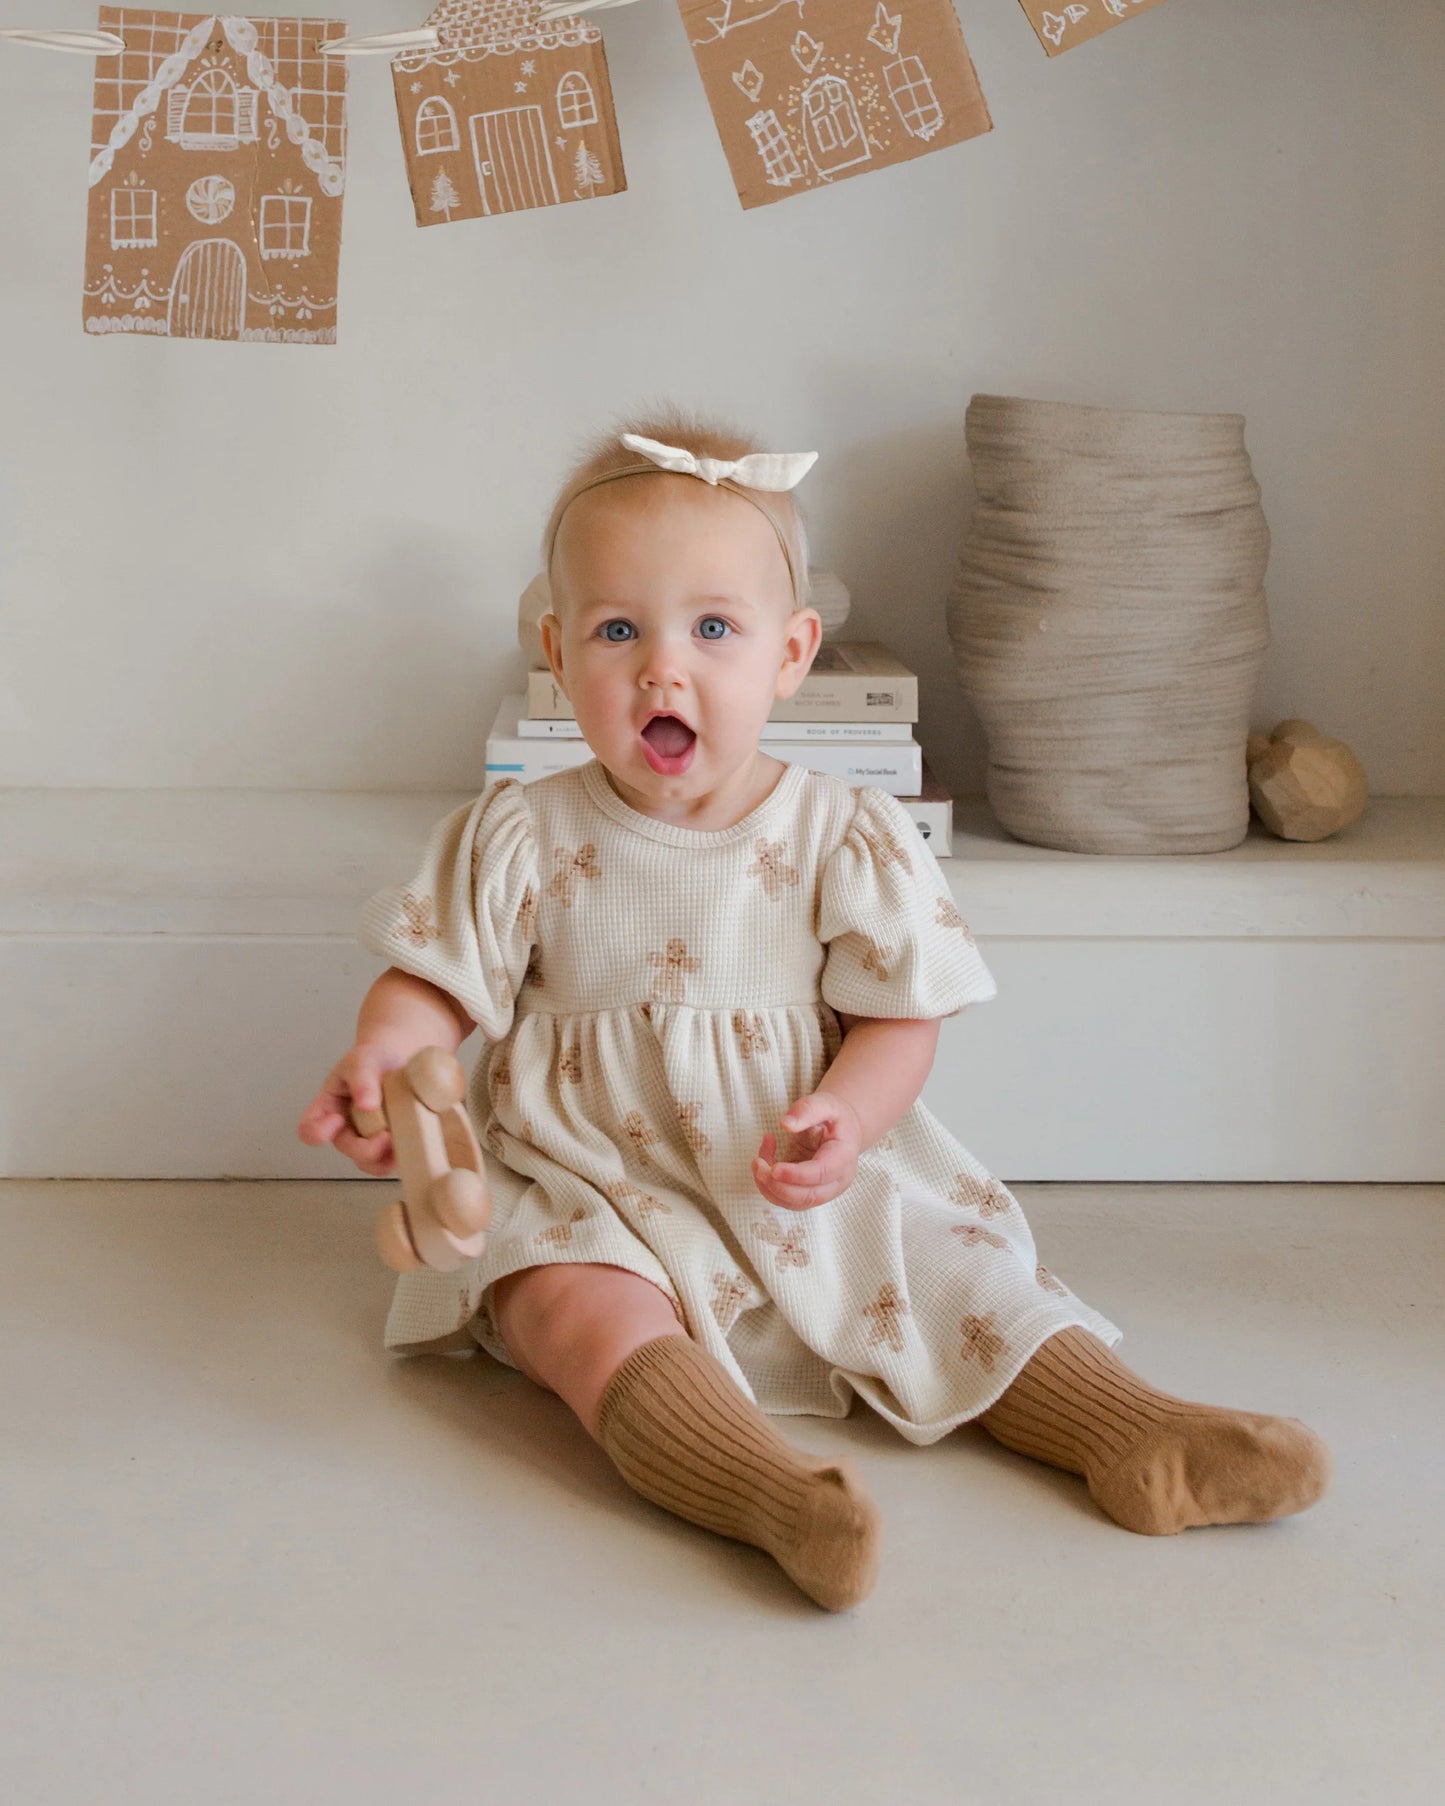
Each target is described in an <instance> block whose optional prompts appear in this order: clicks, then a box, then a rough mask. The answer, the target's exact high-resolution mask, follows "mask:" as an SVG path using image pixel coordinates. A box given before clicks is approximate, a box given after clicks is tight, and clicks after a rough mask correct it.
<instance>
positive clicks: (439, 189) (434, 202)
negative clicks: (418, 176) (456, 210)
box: [431, 169, 462, 219]
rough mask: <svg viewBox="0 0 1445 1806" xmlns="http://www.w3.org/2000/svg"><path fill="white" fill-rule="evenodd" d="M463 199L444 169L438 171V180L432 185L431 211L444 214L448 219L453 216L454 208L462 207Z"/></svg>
mask: <svg viewBox="0 0 1445 1806" xmlns="http://www.w3.org/2000/svg"><path fill="white" fill-rule="evenodd" d="M461 204H462V197H461V196H460V195H459V194H458V193H457V191H456V188H455V186H454V184H453V182H452V179H451V177H450V176H449V175H448V174H447V172H446V171H445V170H444V169H439V170H438V171H437V178H436V180H435V181H434V182H433V183H432V185H431V210H432V212H433V213H444V214H445V215H446V216H447V218H448V219H450V218H451V216H452V208H453V207H460V206H461Z"/></svg>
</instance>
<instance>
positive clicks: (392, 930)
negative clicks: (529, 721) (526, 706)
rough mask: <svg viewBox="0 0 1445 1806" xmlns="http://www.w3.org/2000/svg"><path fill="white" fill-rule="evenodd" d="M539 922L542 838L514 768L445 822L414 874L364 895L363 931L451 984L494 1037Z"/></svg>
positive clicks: (412, 968) (440, 982) (398, 959)
mask: <svg viewBox="0 0 1445 1806" xmlns="http://www.w3.org/2000/svg"><path fill="white" fill-rule="evenodd" d="M536 925H537V843H536V835H535V830H534V828H533V824H532V812H531V810H530V808H529V807H528V804H527V799H526V796H525V794H524V791H523V787H522V785H521V784H520V783H518V781H517V780H516V779H515V778H498V779H497V780H496V782H495V783H492V784H490V785H488V787H487V788H486V789H485V790H484V791H483V792H482V794H481V795H480V796H479V797H477V798H476V800H475V801H474V802H470V803H464V804H463V805H462V806H461V808H459V809H456V810H454V811H453V812H452V814H450V815H448V816H447V817H446V818H445V819H444V820H442V821H440V822H438V823H437V825H436V826H435V827H434V828H433V829H432V831H431V834H430V836H429V838H428V840H427V843H426V847H425V850H424V851H423V853H422V856H421V863H420V866H419V868H418V870H417V873H416V875H415V877H413V878H412V879H411V881H410V882H409V883H407V884H396V885H389V886H388V887H387V888H386V889H384V890H379V891H377V892H376V894H375V895H374V896H372V897H369V898H368V899H367V901H366V902H365V903H364V904H363V905H362V910H361V920H360V926H359V930H358V939H359V940H360V942H361V944H362V946H363V947H365V948H366V950H367V951H368V952H369V953H375V954H378V955H379V956H380V957H381V958H382V959H385V960H387V961H388V962H389V963H390V964H391V965H393V966H400V967H401V969H402V970H403V971H404V972H411V973H414V974H415V976H416V977H418V978H425V979H427V980H429V981H430V982H431V983H432V984H434V985H437V986H439V987H440V988H441V989H442V990H443V991H447V992H449V993H450V994H451V995H452V996H453V997H454V998H456V1000H457V1002H458V1003H459V1004H461V1006H462V1008H463V1009H464V1010H465V1011H466V1012H467V1014H468V1015H469V1016H471V1018H472V1019H473V1021H474V1022H476V1023H477V1025H478V1026H479V1027H480V1028H481V1030H482V1033H483V1034H484V1035H486V1036H487V1037H488V1039H489V1040H493V1041H499V1040H501V1038H502V1037H503V1036H504V1035H505V1034H506V1033H507V1031H508V1030H509V1029H510V1028H511V1026H512V1015H513V1004H514V1002H515V999H516V995H517V991H518V989H519V988H520V986H521V983H522V979H523V976H524V974H525V973H526V970H527V965H528V962H529V960H530V958H531V953H532V947H533V944H534V940H535V935H536Z"/></svg>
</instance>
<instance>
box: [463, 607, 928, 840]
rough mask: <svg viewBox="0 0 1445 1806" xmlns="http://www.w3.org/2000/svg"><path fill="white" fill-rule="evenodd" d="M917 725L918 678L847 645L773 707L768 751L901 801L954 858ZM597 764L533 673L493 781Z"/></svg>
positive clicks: (495, 735) (833, 650) (504, 719)
mask: <svg viewBox="0 0 1445 1806" xmlns="http://www.w3.org/2000/svg"><path fill="white" fill-rule="evenodd" d="M917 722H918V677H917V674H916V673H915V672H913V671H910V670H909V669H908V667H907V666H906V665H903V664H901V663H900V662H899V661H898V659H896V658H895V657H894V656H893V654H892V653H891V652H890V651H889V650H888V648H887V647H886V646H883V645H880V644H879V643H878V642H877V641H875V640H851V641H844V640H837V641H834V642H833V643H831V644H825V645H823V646H820V647H819V649H818V656H817V657H816V658H815V659H814V661H813V665H812V669H811V670H810V671H809V672H808V675H807V676H806V677H805V678H804V679H803V681H802V683H801V684H800V685H799V687H798V690H797V692H796V694H794V695H792V696H790V697H789V698H788V699H787V701H786V702H775V703H774V704H773V710H772V714H771V715H770V716H769V717H768V720H767V723H766V725H765V726H764V728H763V733H762V741H761V744H762V746H763V749H764V750H765V751H766V752H768V753H769V754H770V755H771V756H772V757H773V758H775V759H782V760H783V761H785V762H786V763H788V764H797V765H807V766H809V767H810V768H811V769H812V770H814V771H826V772H829V773H831V774H832V775H833V776H834V777H839V778H842V779H843V780H844V781H845V782H846V783H849V784H852V785H854V786H855V787H856V786H858V785H862V784H872V785H874V786H876V787H877V788H878V789H879V790H886V791H887V792H888V793H889V795H890V796H896V797H897V798H898V800H899V802H900V803H902V804H903V806H904V808H905V809H907V811H908V814H909V816H910V818H911V819H912V821H913V822H914V824H915V826H916V827H917V829H918V831H919V833H920V834H921V835H922V836H923V838H924V839H925V840H926V841H927V842H928V844H929V845H930V847H932V849H933V851H934V853H935V854H937V855H938V856H939V857H940V858H944V857H946V856H948V855H949V854H950V853H951V852H952V851H953V799H952V797H951V796H950V795H949V794H948V792H947V791H946V790H945V789H944V787H943V785H942V784H940V783H939V782H938V780H937V779H936V778H935V777H934V775H933V773H932V772H931V771H930V770H929V767H928V761H927V760H926V759H925V758H924V757H923V748H922V747H921V746H920V745H919V743H918V741H917V740H916V739H915V738H914V734H913V729H914V727H915V726H916V725H917ZM591 757H592V749H591V747H590V746H588V744H587V742H586V741H585V740H584V739H583V738H582V731H581V729H580V728H579V727H578V725H577V717H576V716H575V715H574V714H573V712H572V705H571V703H570V702H569V701H568V700H567V698H566V697H565V696H564V695H563V693H562V691H561V690H560V689H559V688H558V686H557V682H556V680H555V679H554V678H553V676H552V673H551V671H550V670H542V671H529V672H528V673H527V690H526V694H525V695H523V694H522V693H521V692H520V691H518V692H516V693H515V694H513V695H510V696H506V697H504V698H503V699H502V705H501V707H500V708H499V709H498V711H497V718H496V720H495V721H494V722H493V724H492V731H491V733H490V734H489V735H488V737H487V777H488V779H489V780H490V779H492V778H495V777H500V776H501V775H502V774H503V773H504V772H505V773H508V774H509V775H511V776H513V777H516V778H520V779H521V781H522V782H523V783H524V784H530V783H532V782H533V780H534V779H536V778H544V777H547V776H548V775H549V774H550V773H551V772H554V771H566V770H568V769H569V768H570V767H572V766H574V765H585V764H586V763H587V761H588V760H589V759H590V758H591Z"/></svg>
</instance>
